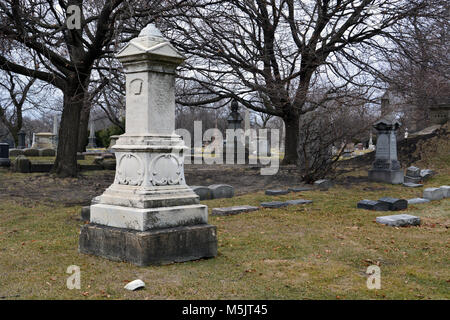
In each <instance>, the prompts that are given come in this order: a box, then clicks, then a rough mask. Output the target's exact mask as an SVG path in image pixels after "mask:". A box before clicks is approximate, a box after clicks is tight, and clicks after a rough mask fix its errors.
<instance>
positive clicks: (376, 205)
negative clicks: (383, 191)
mask: <svg viewBox="0 0 450 320" xmlns="http://www.w3.org/2000/svg"><path fill="white" fill-rule="evenodd" d="M356 207H357V208H359V209H366V210H373V211H389V204H387V203H386V202H380V201H374V200H367V199H364V200H361V201H360V202H358V204H357V205H356Z"/></svg>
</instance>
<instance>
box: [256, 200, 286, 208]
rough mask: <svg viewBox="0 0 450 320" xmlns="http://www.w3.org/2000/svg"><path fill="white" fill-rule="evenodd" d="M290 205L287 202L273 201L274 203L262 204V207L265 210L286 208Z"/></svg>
mask: <svg viewBox="0 0 450 320" xmlns="http://www.w3.org/2000/svg"><path fill="white" fill-rule="evenodd" d="M288 205H289V204H288V203H287V202H282V201H272V202H262V203H261V207H263V208H282V207H286V206H288Z"/></svg>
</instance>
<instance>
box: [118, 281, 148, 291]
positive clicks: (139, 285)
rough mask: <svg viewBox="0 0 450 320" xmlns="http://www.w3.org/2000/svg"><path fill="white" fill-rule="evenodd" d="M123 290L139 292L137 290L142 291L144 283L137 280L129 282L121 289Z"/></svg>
mask: <svg viewBox="0 0 450 320" xmlns="http://www.w3.org/2000/svg"><path fill="white" fill-rule="evenodd" d="M123 288H124V289H127V290H130V291H135V290H139V289H143V288H145V283H144V281H142V280H140V279H137V280H134V281H131V282H129V283H128V284H127V285H126V286H125V287H123Z"/></svg>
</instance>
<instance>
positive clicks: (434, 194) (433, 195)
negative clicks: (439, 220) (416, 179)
mask: <svg viewBox="0 0 450 320" xmlns="http://www.w3.org/2000/svg"><path fill="white" fill-rule="evenodd" d="M422 198H425V199H428V200H431V201H433V200H442V199H443V198H444V191H443V190H442V189H440V188H427V189H425V190H423V196H422Z"/></svg>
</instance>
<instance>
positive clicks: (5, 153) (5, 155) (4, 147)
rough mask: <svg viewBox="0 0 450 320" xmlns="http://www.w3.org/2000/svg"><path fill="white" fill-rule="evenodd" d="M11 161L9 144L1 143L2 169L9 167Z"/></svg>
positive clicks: (0, 157)
mask: <svg viewBox="0 0 450 320" xmlns="http://www.w3.org/2000/svg"><path fill="white" fill-rule="evenodd" d="M10 165H11V160H9V144H7V143H0V167H9V166H10Z"/></svg>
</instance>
